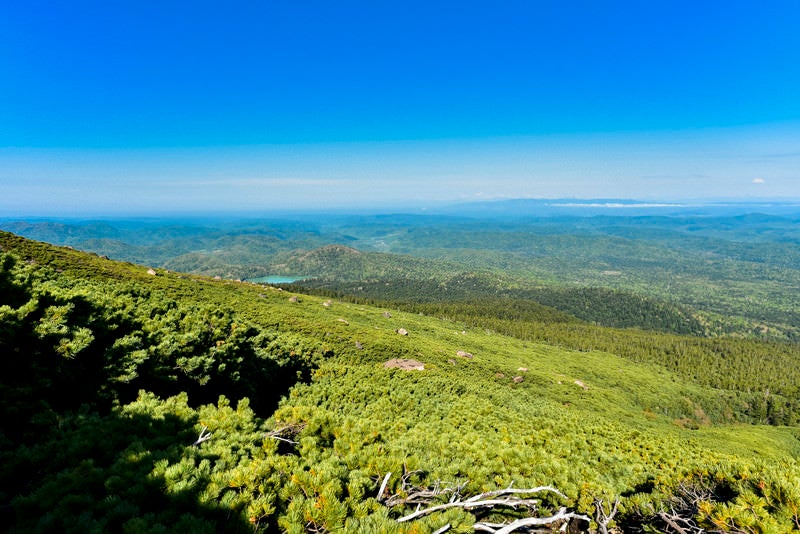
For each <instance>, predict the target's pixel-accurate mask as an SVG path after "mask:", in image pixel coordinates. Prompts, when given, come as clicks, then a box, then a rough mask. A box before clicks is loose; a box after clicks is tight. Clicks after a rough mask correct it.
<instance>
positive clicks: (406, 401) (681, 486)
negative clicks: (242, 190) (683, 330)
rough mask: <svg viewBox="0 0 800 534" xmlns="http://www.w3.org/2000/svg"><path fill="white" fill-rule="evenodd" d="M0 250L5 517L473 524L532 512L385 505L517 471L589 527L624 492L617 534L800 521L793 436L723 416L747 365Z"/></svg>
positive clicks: (36, 251) (501, 479)
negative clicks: (730, 366)
mask: <svg viewBox="0 0 800 534" xmlns="http://www.w3.org/2000/svg"><path fill="white" fill-rule="evenodd" d="M0 246H2V249H3V251H4V253H3V256H2V261H1V262H0V267H1V268H0V296H1V297H2V300H0V330H1V331H2V334H3V335H2V337H0V344H1V345H0V348H1V349H2V354H3V358H4V364H3V365H4V372H3V373H2V378H0V386H1V387H2V393H3V399H4V401H3V405H2V406H3V414H2V415H3V417H2V418H1V419H0V421H2V426H1V427H0V431H1V432H2V435H0V465H2V468H0V479H1V480H2V484H1V485H0V487H1V488H2V492H0V499H2V500H1V501H0V506H2V510H3V513H4V514H5V515H6V516H7V517H8V524H10V525H13V526H12V527H11V528H12V529H13V530H17V531H50V530H52V531H68V532H72V531H75V532H78V531H80V532H91V531H97V532H104V531H123V532H143V531H148V532H157V531H164V532H167V531H191V532H202V531H209V532H215V531H223V530H224V531H226V532H231V531H242V532H245V531H253V530H255V531H267V532H272V531H274V532H277V531H287V532H324V531H328V532H332V531H337V530H344V531H348V532H372V531H374V532H403V531H407V532H432V531H434V530H436V529H440V528H442V527H444V526H445V524H450V528H451V529H452V530H453V531H460V532H471V531H473V527H474V524H475V522H476V520H478V519H480V520H482V521H484V522H488V523H500V522H508V521H511V520H512V519H514V518H519V517H522V516H528V515H530V514H533V513H534V512H533V511H531V510H525V509H516V510H514V509H511V510H509V509H501V508H494V509H491V510H470V509H467V508H466V507H460V508H457V507H451V508H448V509H446V510H443V511H441V512H435V513H431V514H429V515H425V516H423V517H421V518H419V519H417V520H414V521H408V522H403V523H398V522H397V519H398V518H400V517H401V516H402V515H403V514H405V513H409V512H411V511H413V510H414V508H415V506H416V505H415V504H414V502H413V501H410V500H409V496H410V495H412V494H414V493H415V491H416V490H415V489H414V488H427V489H428V490H431V488H437V487H438V488H439V489H440V490H441V489H446V488H451V489H452V488H456V487H457V488H459V489H458V493H457V494H456V495H455V496H453V495H452V494H451V493H447V492H445V493H442V494H440V495H438V496H436V497H432V500H433V501H434V502H447V501H448V500H450V499H451V498H453V499H455V501H459V499H466V498H468V497H469V496H470V495H476V494H479V493H481V492H485V491H491V490H496V489H500V488H507V487H508V486H509V485H511V484H512V483H513V485H514V487H516V488H529V487H535V486H553V487H555V488H557V489H558V490H559V491H561V492H563V494H564V496H563V497H560V496H558V494H556V493H552V492H550V493H544V494H539V495H537V497H538V498H539V499H540V502H539V505H538V508H537V510H536V512H535V514H537V515H542V516H546V515H550V514H554V513H556V512H557V510H558V508H559V507H560V506H564V507H566V508H567V510H568V511H574V512H575V513H580V514H587V515H588V516H590V517H591V518H592V519H593V523H592V527H591V528H593V529H594V528H598V527H599V526H600V525H599V523H603V519H602V518H603V516H602V514H600V515H598V514H597V509H598V506H600V507H602V505H598V504H596V503H597V502H598V500H602V502H603V503H606V507H605V511H606V512H610V508H609V507H608V503H610V502H611V501H613V500H614V499H617V498H618V499H620V507H619V508H618V511H617V513H616V515H615V516H614V519H613V521H612V522H611V523H610V525H613V524H616V525H618V526H620V527H621V528H623V529H624V530H625V531H630V532H637V531H642V529H656V530H660V531H670V530H669V528H670V527H669V521H672V522H673V523H674V522H675V521H682V522H684V523H681V524H683V525H687V528H689V527H688V525H692V526H693V528H694V527H702V528H706V529H708V530H717V531H760V532H788V531H790V530H792V529H799V528H800V523H798V512H797V510H798V507H800V486H799V485H798V483H797V480H798V476H800V467H799V466H798V462H797V458H798V456H799V455H800V439H799V438H800V433H799V432H798V429H797V427H795V426H764V425H759V424H744V423H743V422H737V421H754V420H755V419H754V418H753V417H751V416H750V415H748V411H747V407H745V406H744V404H747V403H749V402H753V401H754V399H755V398H757V396H756V395H755V394H754V393H753V392H752V391H750V392H749V391H747V388H746V386H745V385H743V384H741V383H739V382H736V381H734V382H732V383H731V385H730V387H729V388H728V389H721V388H717V389H714V388H710V387H708V386H707V385H705V384H704V383H703V381H702V380H699V379H698V380H692V379H690V378H687V377H686V376H685V375H679V374H676V373H675V372H674V371H670V370H669V369H668V368H667V367H665V366H663V365H660V364H659V363H658V361H657V359H650V360H647V361H640V362H635V361H632V359H631V358H629V357H625V356H623V355H619V354H613V353H611V352H608V351H600V350H570V349H567V348H564V347H558V346H553V345H549V344H543V343H540V342H534V341H531V340H528V341H526V340H524V339H522V337H523V336H517V337H511V336H506V335H502V334H500V333H498V330H496V329H487V328H485V327H477V326H475V327H473V326H470V325H469V324H467V322H465V321H464V320H463V319H457V320H455V321H454V320H449V319H445V318H439V317H436V316H429V315H420V314H419V313H407V312H402V311H397V310H391V312H389V311H387V310H386V309H385V308H378V307H373V306H369V305H366V304H359V303H348V302H345V301H340V300H334V299H329V298H326V297H321V296H320V297H317V296H312V295H302V294H299V295H298V294H292V293H289V292H288V291H280V290H278V289H276V288H270V287H264V286H258V285H255V284H248V283H236V282H230V281H221V280H220V281H215V280H211V279H208V278H202V277H197V276H190V275H184V274H179V273H173V272H166V271H163V270H158V271H151V272H150V273H149V272H148V269H147V267H142V266H138V265H134V264H125V263H118V262H113V261H110V260H106V259H103V258H100V257H97V256H93V255H89V254H84V253H80V252H77V251H73V250H69V249H64V248H57V247H53V246H49V245H45V244H42V243H37V242H32V241H28V240H24V239H21V238H18V237H16V236H14V235H11V234H7V233H0ZM151 273H155V274H151ZM572 324H574V323H573V322H572V321H570V320H564V321H563V322H560V323H558V322H554V323H552V325H553V328H569V327H570V326H569V325H572ZM604 332H605V334H603V333H604ZM594 334H595V335H607V336H609V337H613V336H615V335H617V334H616V331H613V330H608V331H606V330H603V329H600V328H597V330H595V331H594ZM677 338H678V337H677V336H676V339H677ZM642 339H645V337H644V336H643V338H642ZM685 339H687V340H689V339H696V338H685ZM643 342H644V341H643ZM735 342H736V340H731V343H735ZM662 348H663V347H661V346H660V345H659V340H658V339H656V340H655V342H654V344H653V346H652V347H651V350H652V351H655V352H657V351H659V350H661V349H662ZM753 350H759V349H753ZM759 356H760V357H763V358H769V357H770V356H769V351H763V352H759ZM780 357H784V356H780ZM392 359H405V360H410V359H413V360H416V361H417V362H420V363H421V364H422V365H423V366H424V370H411V371H406V370H402V369H395V368H387V367H386V366H385V365H384V364H385V363H386V362H387V361H389V360H392ZM777 364H779V360H778V363H776V365H777ZM715 365H719V366H723V367H724V366H725V365H726V359H725V358H721V359H719V360H718V361H716V362H715ZM723 372H724V371H723ZM754 372H755V373H757V372H759V368H757V367H756V368H754ZM785 372H786V374H787V380H789V381H793V379H794V378H795V376H796V373H797V372H798V371H797V370H796V369H794V368H791V367H787V368H786V370H785ZM697 374H698V377H699V376H700V375H702V368H700V370H699V371H698V373H697ZM793 383H800V380H797V381H794V382H793ZM757 395H761V396H762V397H763V396H764V395H763V392H758V394H757ZM278 399H282V400H280V401H278ZM769 399H770V397H767V398H766V401H768V400H769ZM764 409H766V404H765V405H764ZM795 415H796V414H795ZM795 421H796V417H795ZM387 473H391V474H390V475H389V476H388V479H386V480H387V482H386V486H385V488H384V491H383V494H381V495H380V496H379V495H378V491H379V488H381V486H382V481H383V480H384V477H385V476H386V475H387ZM431 491H432V490H431ZM424 507H425V506H424V505H423V508H424ZM556 526H557V525H556ZM605 526H608V525H605ZM576 527H577V524H576ZM673 531H675V530H673Z"/></svg>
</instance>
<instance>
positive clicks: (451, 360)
mask: <svg viewBox="0 0 800 534" xmlns="http://www.w3.org/2000/svg"><path fill="white" fill-rule="evenodd" d="M447 363H449V364H450V365H455V364H456V361H455V360H454V359H452V358H449V359H448V360H447Z"/></svg>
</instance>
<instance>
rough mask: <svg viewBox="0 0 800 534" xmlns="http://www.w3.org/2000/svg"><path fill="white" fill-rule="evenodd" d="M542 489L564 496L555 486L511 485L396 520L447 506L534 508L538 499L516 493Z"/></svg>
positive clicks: (409, 518)
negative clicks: (515, 486) (525, 497)
mask: <svg viewBox="0 0 800 534" xmlns="http://www.w3.org/2000/svg"><path fill="white" fill-rule="evenodd" d="M544 491H549V492H552V493H555V494H556V495H558V496H560V497H562V498H566V497H564V495H563V494H562V493H561V492H560V491H558V490H557V489H555V488H552V487H550V486H540V487H538V488H529V489H514V488H512V487H511V486H509V487H508V488H505V489H501V490H494V491H487V492H485V493H481V494H478V495H475V496H473V497H470V498H469V499H466V500H463V501H462V500H452V499H451V501H450V502H448V503H446V504H438V505H436V506H431V507H429V508H425V509H422V510H417V511H415V512H413V513H411V514H408V515H405V516H403V517H401V518H400V519H398V520H397V522H398V523H404V522H406V521H411V520H412V519H416V518H418V517H421V516H423V515H428V514H430V513H433V512H438V511H440V510H447V509H448V508H463V509H465V510H469V509H472V508H494V507H496V506H506V507H509V508H517V507H518V506H522V507H525V508H530V509H532V510H533V509H535V508H536V506H537V505H538V504H539V499H520V498H518V497H516V495H526V494H527V495H529V494H532V493H541V492H544ZM431 493H433V494H434V495H435V494H436V492H435V491H433V492H431ZM503 495H507V497H503V498H501V499H492V498H491V497H500V496H503Z"/></svg>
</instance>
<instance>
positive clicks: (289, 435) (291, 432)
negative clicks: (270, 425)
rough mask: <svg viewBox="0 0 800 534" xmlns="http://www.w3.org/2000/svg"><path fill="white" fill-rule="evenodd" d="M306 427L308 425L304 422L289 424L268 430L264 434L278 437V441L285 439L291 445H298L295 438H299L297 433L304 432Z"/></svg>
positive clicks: (268, 436) (269, 436) (274, 437)
mask: <svg viewBox="0 0 800 534" xmlns="http://www.w3.org/2000/svg"><path fill="white" fill-rule="evenodd" d="M305 427H306V425H305V424H303V423H295V424H289V425H286V426H282V427H280V428H276V429H275V430H271V431H269V432H267V433H266V434H264V437H265V438H272V439H277V440H278V441H283V442H285V443H289V444H291V445H297V444H298V442H297V441H295V439H293V438H297V435H298V434H299V433H300V432H302V430H303V429H304V428H305Z"/></svg>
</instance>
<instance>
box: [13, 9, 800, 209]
mask: <svg viewBox="0 0 800 534" xmlns="http://www.w3.org/2000/svg"><path fill="white" fill-rule="evenodd" d="M798 20H800V3H798V2H795V1H786V2H783V1H776V2H752V1H748V2H737V1H725V2H717V1H705V2H696V1H695V2H681V1H676V2H650V1H635V2H634V1H619V2H614V1H605V2H596V1H585V2H566V1H553V2H546V1H519V2H518V1H508V2H470V1H460V2H415V1H404V2H398V3H389V2H366V1H364V2H347V1H339V2H317V1H302V2H286V1H281V2H276V1H264V2H224V3H223V2H169V1H160V2H141V1H139V2H128V1H124V0H118V1H114V2H107V1H98V2H81V1H72V2H66V1H63V2H61V1H48V2H37V1H35V0H34V1H26V2H12V3H8V5H6V6H5V7H4V9H3V16H2V17H0V215H2V214H4V213H5V214H30V215H36V214H79V213H98V214H100V213H104V214H115V213H129V212H148V211H153V212H159V211H160V212H163V211H203V210H215V211H225V210H237V209H242V210H250V211H253V210H261V209H263V210H265V211H269V210H270V209H285V208H291V207H297V208H304V209H305V208H325V207H341V206H347V207H362V206H370V207H375V206H394V205H401V204H409V205H415V206H424V205H426V204H435V203H438V202H449V201H463V200H470V199H486V198H508V197H536V198H541V197H577V198H592V197H627V198H640V199H660V200H680V199H689V198H691V199H698V198H720V197H724V198H763V197H770V198H790V197H791V198H797V197H800V98H799V97H798V96H797V95H798V94H800V67H798V65H800V32H798V31H797V29H796V24H797V21H798Z"/></svg>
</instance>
